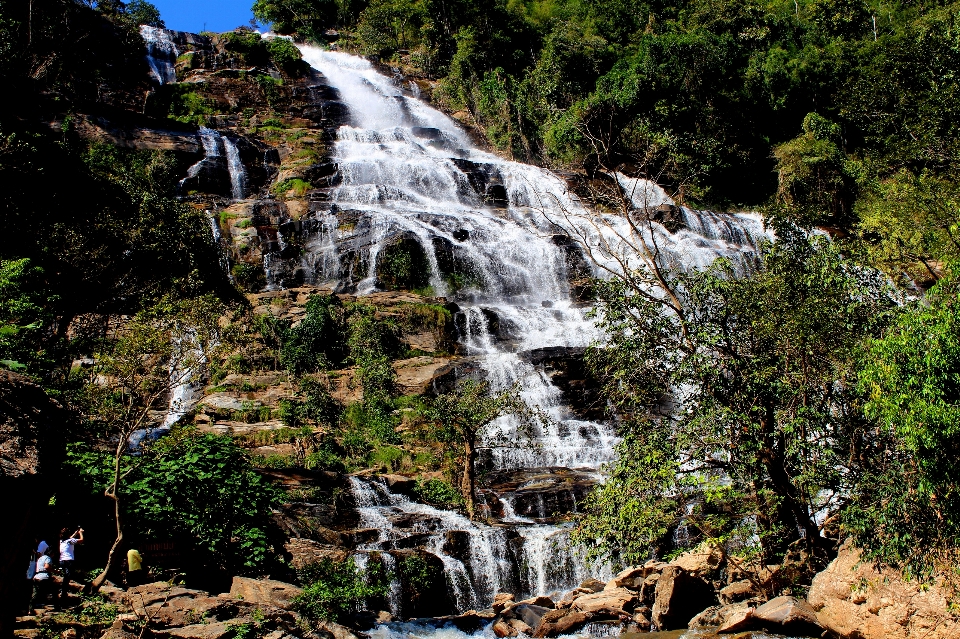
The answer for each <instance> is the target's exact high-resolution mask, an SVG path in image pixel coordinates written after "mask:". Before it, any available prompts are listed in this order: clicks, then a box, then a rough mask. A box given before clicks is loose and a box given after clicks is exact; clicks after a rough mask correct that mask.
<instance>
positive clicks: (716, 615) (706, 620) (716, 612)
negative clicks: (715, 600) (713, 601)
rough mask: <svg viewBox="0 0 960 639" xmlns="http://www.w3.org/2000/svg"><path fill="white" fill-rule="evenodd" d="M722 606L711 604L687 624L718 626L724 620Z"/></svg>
mask: <svg viewBox="0 0 960 639" xmlns="http://www.w3.org/2000/svg"><path fill="white" fill-rule="evenodd" d="M721 609H722V606H710V607H709V608H707V609H706V610H704V611H702V612H701V613H700V614H698V615H697V616H695V617H694V618H693V619H691V620H690V623H689V624H687V625H688V626H689V627H690V628H716V627H717V626H719V625H720V623H721V622H722V621H723V619H722V617H721V616H720V610H721Z"/></svg>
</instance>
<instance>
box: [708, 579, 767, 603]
mask: <svg viewBox="0 0 960 639" xmlns="http://www.w3.org/2000/svg"><path fill="white" fill-rule="evenodd" d="M718 594H719V595H720V602H721V603H724V604H731V603H736V602H738V601H743V600H745V599H751V598H753V597H757V596H759V595H760V592H759V590H757V587H756V585H754V583H753V582H752V581H750V580H749V579H741V580H740V581H735V582H733V583H732V584H730V585H728V586H725V587H723V588H721V589H720V592H719V593H718Z"/></svg>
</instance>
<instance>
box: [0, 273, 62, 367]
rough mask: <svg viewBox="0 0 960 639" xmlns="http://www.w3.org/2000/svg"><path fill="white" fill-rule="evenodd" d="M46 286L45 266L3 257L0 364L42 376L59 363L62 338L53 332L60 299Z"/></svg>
mask: <svg viewBox="0 0 960 639" xmlns="http://www.w3.org/2000/svg"><path fill="white" fill-rule="evenodd" d="M44 289H45V283H44V281H43V269H41V268H39V267H31V265H30V260H29V259H21V260H10V261H6V260H0V366H2V367H4V368H8V369H11V370H17V371H25V372H27V373H28V374H32V375H43V374H45V373H47V374H48V373H49V371H50V370H51V368H52V367H53V366H55V365H56V364H57V363H58V359H59V358H58V356H59V355H61V353H60V351H61V350H62V347H63V346H62V342H63V340H62V339H57V338H55V337H52V336H51V334H50V333H51V331H52V329H53V328H54V327H55V324H54V322H55V319H56V318H55V317H54V315H53V312H52V308H51V307H53V306H54V305H55V304H56V302H57V298H56V297H54V296H50V295H49V294H47V293H46V291H45V290H44Z"/></svg>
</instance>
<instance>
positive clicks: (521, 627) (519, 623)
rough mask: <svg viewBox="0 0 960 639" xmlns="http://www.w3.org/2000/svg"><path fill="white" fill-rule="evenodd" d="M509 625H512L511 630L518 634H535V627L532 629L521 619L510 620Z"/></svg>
mask: <svg viewBox="0 0 960 639" xmlns="http://www.w3.org/2000/svg"><path fill="white" fill-rule="evenodd" d="M507 623H508V624H509V625H510V629H511V630H513V632H514V633H516V634H524V635H527V636H530V635H532V634H533V627H531V626H530V624H528V623H527V622H526V621H523V620H521V619H510V620H508V621H507Z"/></svg>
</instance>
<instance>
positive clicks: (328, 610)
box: [293, 557, 388, 621]
mask: <svg viewBox="0 0 960 639" xmlns="http://www.w3.org/2000/svg"><path fill="white" fill-rule="evenodd" d="M365 576H366V575H364V573H363V572H362V571H361V570H360V569H359V568H357V564H356V563H355V562H354V561H353V558H352V557H351V558H350V559H347V560H346V561H342V562H334V561H331V560H330V559H321V560H320V561H319V562H317V563H314V564H310V565H308V566H305V567H304V568H302V569H300V570H299V571H297V578H298V580H299V581H300V583H301V584H303V585H304V589H303V592H302V593H300V594H299V595H297V596H296V597H295V598H294V599H293V609H294V610H295V611H297V612H299V613H300V614H302V615H304V616H305V617H308V618H310V619H323V620H329V621H337V620H339V619H342V618H343V617H345V616H346V615H348V614H350V613H351V612H354V611H356V610H358V609H359V608H360V606H361V605H362V604H363V601H364V600H365V599H367V598H371V597H378V596H383V595H384V594H386V592H387V587H388V585H387V584H388V582H387V580H386V579H384V578H383V575H376V576H377V578H374V579H369V580H368V579H364V577H365ZM370 576H371V577H373V576H375V575H370Z"/></svg>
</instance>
